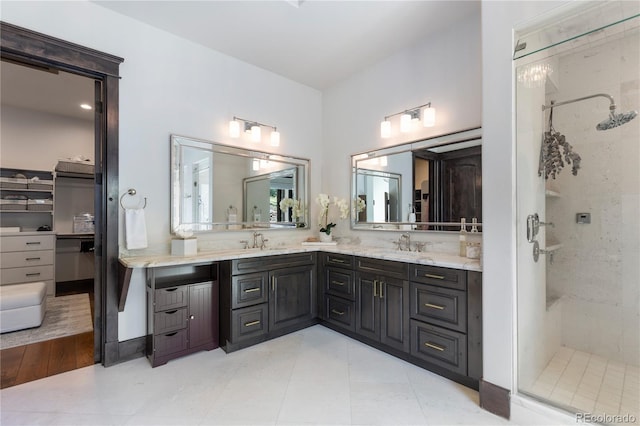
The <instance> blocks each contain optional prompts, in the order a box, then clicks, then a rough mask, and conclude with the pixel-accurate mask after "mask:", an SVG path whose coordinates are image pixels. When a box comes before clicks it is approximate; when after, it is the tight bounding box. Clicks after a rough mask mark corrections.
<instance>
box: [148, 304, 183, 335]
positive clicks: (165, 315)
mask: <svg viewBox="0 0 640 426" xmlns="http://www.w3.org/2000/svg"><path fill="white" fill-rule="evenodd" d="M153 324H154V327H155V329H154V330H153V334H166V333H169V332H171V331H176V330H181V329H183V328H186V327H187V308H180V309H172V310H170V311H162V312H156V313H155V314H153Z"/></svg>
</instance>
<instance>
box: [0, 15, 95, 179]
mask: <svg viewBox="0 0 640 426" xmlns="http://www.w3.org/2000/svg"><path fill="white" fill-rule="evenodd" d="M2 7H3V12H4V5H3V6H2ZM3 19H4V16H3ZM1 114H2V117H1V120H2V126H0V154H2V156H1V157H0V158H1V160H0V166H2V167H6V168H12V169H33V170H46V171H53V169H54V168H55V166H56V164H57V163H58V160H59V159H63V158H73V157H76V156H80V155H82V156H84V157H85V158H89V159H91V160H92V161H93V157H94V143H93V139H94V135H93V133H94V130H93V121H87V120H80V119H75V118H70V117H64V116H61V115H56V114H49V113H45V112H41V111H34V110H28V109H24V108H19V107H14V106H11V105H4V104H3V105H2V111H1Z"/></svg>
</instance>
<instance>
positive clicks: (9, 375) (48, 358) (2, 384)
mask: <svg viewBox="0 0 640 426" xmlns="http://www.w3.org/2000/svg"><path fill="white" fill-rule="evenodd" d="M83 287H84V288H78V286H76V287H75V289H66V288H65V289H63V290H62V291H60V289H58V291H56V296H63V295H68V294H78V293H86V292H88V293H89V300H90V301H91V314H92V315H93V309H94V307H93V301H94V294H93V287H91V286H86V287H85V286H83ZM87 290H88V291H87ZM93 364H94V358H93V331H89V332H86V333H81V334H76V335H73V336H65V337H61V338H59V339H53V340H47V341H44V342H37V343H32V344H29V345H24V346H17V347H15V348H8V349H4V350H1V351H0V389H4V388H8V387H10V386H16V385H20V384H22V383H27V382H31V381H33V380H38V379H42V378H44V377H48V376H53V375H55V374H60V373H63V372H65V371H70V370H75V369H76V368H82V367H87V366H89V365H93Z"/></svg>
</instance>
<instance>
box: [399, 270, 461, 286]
mask: <svg viewBox="0 0 640 426" xmlns="http://www.w3.org/2000/svg"><path fill="white" fill-rule="evenodd" d="M409 280H410V281H416V282H419V283H425V284H432V285H437V286H441V287H450V288H455V289H458V290H466V289H467V271H463V270H461V269H451V268H440V267H438V266H428V265H411V268H410V277H409Z"/></svg>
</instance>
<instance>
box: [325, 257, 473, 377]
mask: <svg viewBox="0 0 640 426" xmlns="http://www.w3.org/2000/svg"><path fill="white" fill-rule="evenodd" d="M320 256H321V259H319V261H320V263H319V264H320V266H321V268H320V269H321V270H320V271H319V277H320V280H321V282H322V283H323V285H322V291H321V293H322V294H321V300H322V303H323V304H322V309H321V312H322V320H323V323H324V324H325V325H327V326H328V327H330V328H332V329H334V330H336V331H340V332H342V333H344V334H346V335H348V336H350V337H353V338H355V339H358V340H361V341H363V342H365V343H367V344H370V345H372V346H374V347H376V348H378V349H381V350H384V351H386V352H388V353H390V354H392V355H395V356H398V357H400V358H402V359H405V360H407V361H409V362H412V363H414V364H416V365H419V366H421V367H424V368H427V369H429V370H431V371H434V372H436V373H438V374H440V375H443V376H445V377H448V378H450V379H452V380H455V381H457V382H459V383H462V384H464V385H466V386H469V387H472V388H475V389H477V388H478V381H479V379H480V377H481V376H482V273H480V272H474V271H465V270H459V269H452V268H443V267H436V266H429V265H417V264H408V263H403V262H395V261H389V260H381V259H371V258H365V257H358V256H350V255H344V254H334V253H321V254H320Z"/></svg>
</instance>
